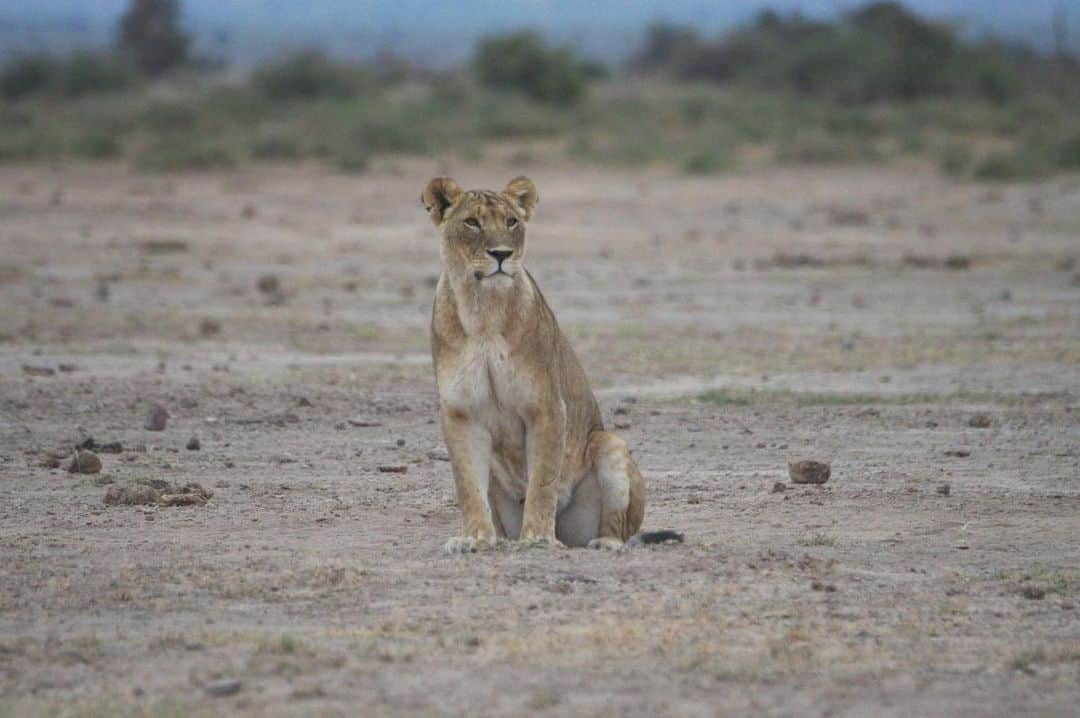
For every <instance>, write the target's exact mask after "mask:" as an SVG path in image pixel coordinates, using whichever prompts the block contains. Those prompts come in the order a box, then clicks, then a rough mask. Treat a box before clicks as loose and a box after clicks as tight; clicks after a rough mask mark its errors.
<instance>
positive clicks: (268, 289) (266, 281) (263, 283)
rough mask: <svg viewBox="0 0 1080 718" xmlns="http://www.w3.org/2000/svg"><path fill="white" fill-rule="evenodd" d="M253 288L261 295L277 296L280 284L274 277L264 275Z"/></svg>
mask: <svg viewBox="0 0 1080 718" xmlns="http://www.w3.org/2000/svg"><path fill="white" fill-rule="evenodd" d="M255 287H256V288H257V289H258V290H259V291H260V292H262V293H263V294H277V293H278V292H280V291H281V282H280V281H278V278H277V276H276V275H273V274H264V275H262V276H261V277H259V279H258V281H256V282H255Z"/></svg>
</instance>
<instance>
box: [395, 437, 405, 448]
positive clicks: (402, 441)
mask: <svg viewBox="0 0 1080 718" xmlns="http://www.w3.org/2000/svg"><path fill="white" fill-rule="evenodd" d="M394 443H395V444H396V445H397V447H398V448H399V449H400V448H401V447H403V446H405V439H398V440H397V441H395V442H394Z"/></svg>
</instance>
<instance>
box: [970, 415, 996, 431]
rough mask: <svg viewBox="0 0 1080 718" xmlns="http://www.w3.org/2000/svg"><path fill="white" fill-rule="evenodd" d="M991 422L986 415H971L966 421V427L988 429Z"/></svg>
mask: <svg viewBox="0 0 1080 718" xmlns="http://www.w3.org/2000/svg"><path fill="white" fill-rule="evenodd" d="M992 424H993V422H992V421H991V420H990V417H989V416H987V415H986V414H973V415H972V416H971V418H969V419H968V426H970V427H971V428H973V429H989V428H990V426H991V425H992Z"/></svg>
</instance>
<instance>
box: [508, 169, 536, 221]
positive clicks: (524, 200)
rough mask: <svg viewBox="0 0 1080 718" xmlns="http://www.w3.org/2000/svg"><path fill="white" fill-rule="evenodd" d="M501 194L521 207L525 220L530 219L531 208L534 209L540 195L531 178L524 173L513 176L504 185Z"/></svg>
mask: <svg viewBox="0 0 1080 718" xmlns="http://www.w3.org/2000/svg"><path fill="white" fill-rule="evenodd" d="M503 194H504V195H506V196H507V197H509V198H510V201H511V202H513V203H514V204H516V205H517V206H518V207H520V208H521V212H522V214H524V215H525V221H529V220H530V219H532V214H533V210H534V209H536V205H537V203H538V202H539V201H540V195H539V194H537V192H536V185H535V184H533V181H532V180H531V179H529V178H528V177H525V176H524V175H523V176H521V177H515V178H514V179H512V180H510V182H509V183H508V184H507V185H506V189H504V190H503Z"/></svg>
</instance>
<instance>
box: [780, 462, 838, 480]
mask: <svg viewBox="0 0 1080 718" xmlns="http://www.w3.org/2000/svg"><path fill="white" fill-rule="evenodd" d="M788 474H789V475H790V476H791V481H792V482H793V483H796V484H824V483H825V482H826V481H828V480H829V476H831V475H832V466H831V465H830V464H826V463H823V462H821V461H792V462H790V463H788Z"/></svg>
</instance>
